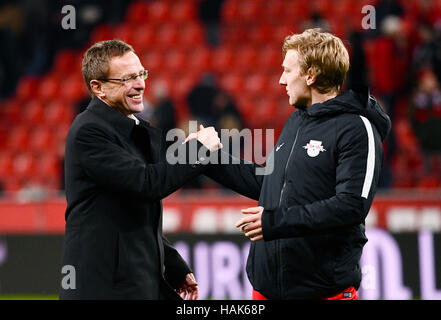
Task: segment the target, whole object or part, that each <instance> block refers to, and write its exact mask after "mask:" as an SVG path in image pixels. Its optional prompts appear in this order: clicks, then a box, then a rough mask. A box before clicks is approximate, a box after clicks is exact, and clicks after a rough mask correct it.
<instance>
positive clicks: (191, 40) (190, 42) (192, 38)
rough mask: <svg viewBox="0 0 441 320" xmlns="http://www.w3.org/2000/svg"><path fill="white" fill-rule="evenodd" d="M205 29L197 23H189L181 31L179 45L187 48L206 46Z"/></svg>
mask: <svg viewBox="0 0 441 320" xmlns="http://www.w3.org/2000/svg"><path fill="white" fill-rule="evenodd" d="M204 41H205V34H204V30H203V27H202V26H201V25H199V24H197V23H187V24H185V25H183V26H182V27H181V28H180V29H179V43H180V44H181V45H182V46H184V47H187V48H192V47H194V46H199V45H202V44H204Z"/></svg>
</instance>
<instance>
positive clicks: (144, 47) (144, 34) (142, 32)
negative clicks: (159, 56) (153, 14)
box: [130, 24, 156, 55]
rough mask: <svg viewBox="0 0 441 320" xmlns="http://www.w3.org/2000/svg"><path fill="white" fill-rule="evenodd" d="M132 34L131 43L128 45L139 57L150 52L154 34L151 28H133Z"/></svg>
mask: <svg viewBox="0 0 441 320" xmlns="http://www.w3.org/2000/svg"><path fill="white" fill-rule="evenodd" d="M132 32H133V36H132V43H130V44H131V45H132V46H133V48H134V49H135V51H136V52H137V53H138V54H139V55H142V54H143V53H145V52H147V51H149V50H151V49H152V47H153V46H154V45H155V41H156V34H155V31H154V29H153V28H152V26H150V25H148V24H143V25H139V26H136V27H134V29H133V31H132Z"/></svg>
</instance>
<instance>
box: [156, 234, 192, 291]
mask: <svg viewBox="0 0 441 320" xmlns="http://www.w3.org/2000/svg"><path fill="white" fill-rule="evenodd" d="M162 241H163V244H164V265H165V279H166V280H167V281H168V283H170V284H171V285H172V287H173V288H175V289H176V287H177V286H178V284H179V283H180V282H182V281H183V280H184V279H185V276H186V275H187V274H189V273H191V272H193V271H192V270H191V269H190V267H189V266H188V265H187V263H186V262H185V261H184V259H183V258H182V257H181V255H180V254H179V252H178V251H177V250H176V249H175V248H173V246H172V245H171V243H170V242H169V241H168V240H167V238H166V237H164V236H162Z"/></svg>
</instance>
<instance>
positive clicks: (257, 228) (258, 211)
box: [236, 206, 264, 241]
mask: <svg viewBox="0 0 441 320" xmlns="http://www.w3.org/2000/svg"><path fill="white" fill-rule="evenodd" d="M263 209H264V208H263V207H260V206H259V207H251V208H247V209H242V210H241V211H242V213H244V214H246V215H247V217H245V218H242V219H240V220H239V221H238V222H236V228H240V230H241V231H242V232H244V233H245V236H246V237H248V238H249V239H250V240H251V241H259V240H263V234H262V212H263Z"/></svg>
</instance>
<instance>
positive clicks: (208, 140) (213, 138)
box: [182, 124, 223, 152]
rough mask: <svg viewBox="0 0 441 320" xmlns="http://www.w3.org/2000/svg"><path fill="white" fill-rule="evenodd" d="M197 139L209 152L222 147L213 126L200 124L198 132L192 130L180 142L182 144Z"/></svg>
mask: <svg viewBox="0 0 441 320" xmlns="http://www.w3.org/2000/svg"><path fill="white" fill-rule="evenodd" d="M193 139H197V140H198V141H199V142H200V143H202V144H203V145H204V146H205V147H206V148H207V149H208V150H210V152H213V151H216V150H218V149H222V147H223V146H222V143H221V142H220V138H219V135H218V133H217V131H216V130H215V129H214V127H207V128H204V126H203V125H202V124H201V125H200V126H199V131H198V132H193V133H190V134H189V135H188V137H187V138H186V139H185V140H184V142H182V144H184V143H186V142H188V141H190V140H193Z"/></svg>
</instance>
